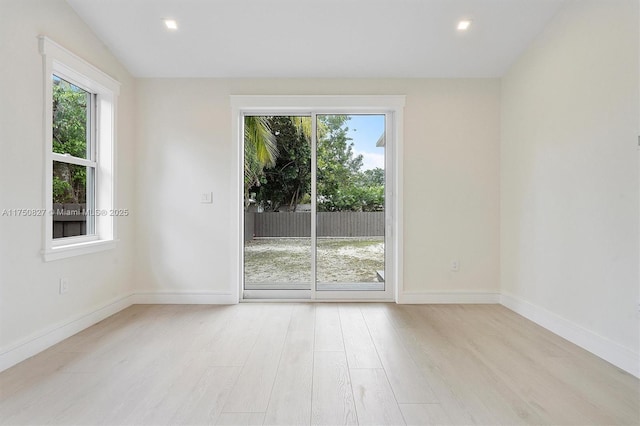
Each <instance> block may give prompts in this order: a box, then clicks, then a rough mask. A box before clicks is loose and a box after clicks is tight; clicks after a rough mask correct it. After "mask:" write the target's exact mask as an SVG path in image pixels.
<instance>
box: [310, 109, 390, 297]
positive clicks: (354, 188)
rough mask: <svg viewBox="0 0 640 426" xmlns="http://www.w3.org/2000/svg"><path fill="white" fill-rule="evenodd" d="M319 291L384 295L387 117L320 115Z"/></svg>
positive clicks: (318, 152) (317, 251) (318, 127)
mask: <svg viewBox="0 0 640 426" xmlns="http://www.w3.org/2000/svg"><path fill="white" fill-rule="evenodd" d="M317 120H318V121H317V129H318V143H317V146H316V152H317V179H316V182H317V215H316V223H317V228H316V236H317V245H316V247H317V250H316V273H317V287H316V288H317V290H384V258H385V235H384V224H385V212H384V206H385V171H384V163H385V149H384V145H385V138H384V134H385V116H384V115H382V114H377V115H368V114H353V115H318V116H317Z"/></svg>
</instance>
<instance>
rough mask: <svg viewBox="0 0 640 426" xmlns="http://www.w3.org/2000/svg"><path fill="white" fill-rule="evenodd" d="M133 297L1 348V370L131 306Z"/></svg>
mask: <svg viewBox="0 0 640 426" xmlns="http://www.w3.org/2000/svg"><path fill="white" fill-rule="evenodd" d="M132 304H133V303H132V297H131V296H130V295H129V296H122V297H119V298H116V299H113V300H111V301H109V302H107V303H105V304H103V305H101V306H100V307H98V308H96V309H94V310H91V311H89V312H86V313H84V314H81V315H76V316H75V317H73V318H71V319H69V320H65V321H61V322H59V323H58V324H55V325H53V326H51V327H48V328H47V329H45V330H42V331H40V332H37V333H33V334H31V335H30V336H27V337H26V338H24V339H22V340H21V341H19V342H18V343H15V344H13V345H11V346H9V347H5V348H2V349H0V371H4V370H6V369H7V368H10V367H12V366H14V365H16V364H18V363H19V362H22V361H24V360H26V359H27V358H31V357H32V356H34V355H37V354H38V353H40V352H42V351H44V350H46V349H48V348H50V347H51V346H53V345H55V344H56V343H59V342H61V341H63V340H64V339H67V338H69V337H71V336H73V335H74V334H76V333H79V332H81V331H82V330H84V329H86V328H89V327H91V326H92V325H94V324H96V323H98V322H100V321H102V320H104V319H105V318H108V317H110V316H111V315H113V314H116V313H118V312H120V311H122V310H123V309H126V308H128V307H129V306H131V305H132Z"/></svg>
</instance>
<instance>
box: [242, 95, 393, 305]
mask: <svg viewBox="0 0 640 426" xmlns="http://www.w3.org/2000/svg"><path fill="white" fill-rule="evenodd" d="M404 102H405V97H404V96H402V95H381V96H342V95H336V96H332V95H327V96H246V95H239V96H235V95H232V96H231V110H232V114H231V115H232V133H233V134H232V143H234V144H235V148H236V149H235V150H233V152H234V153H235V157H236V158H234V159H233V162H232V164H234V165H235V167H234V173H235V176H236V181H235V182H234V188H233V194H235V196H236V198H235V200H234V203H232V210H233V211H232V214H231V218H232V222H233V223H232V226H235V229H237V230H238V231H239V232H238V236H237V238H236V239H235V241H233V243H232V248H231V249H232V250H233V252H234V253H236V254H237V257H236V267H235V268H234V271H233V273H232V277H233V278H234V279H233V280H232V282H233V284H232V286H233V288H231V291H232V292H233V293H234V294H236V295H237V298H238V301H243V300H244V298H245V295H244V292H243V280H244V274H243V268H244V235H243V234H244V226H243V221H244V200H243V194H244V190H243V188H244V186H243V179H242V176H243V168H244V162H243V155H244V152H243V143H244V138H243V128H244V127H243V126H244V116H245V115H307V116H311V117H312V138H313V148H314V149H312V153H313V154H312V155H313V156H314V157H313V158H312V185H313V188H312V192H313V193H315V184H316V182H315V178H316V170H315V164H316V158H315V155H316V153H315V146H316V143H317V138H316V133H317V128H316V115H318V114H345V115H348V114H384V115H385V135H386V138H387V140H386V147H385V169H386V170H387V173H386V182H385V290H384V291H367V290H357V291H349V290H340V291H330V290H327V291H317V290H316V289H315V268H316V266H315V264H316V262H315V256H316V247H315V238H312V241H314V242H313V249H312V263H313V265H312V283H311V284H312V285H311V287H312V288H311V291H310V292H305V291H301V290H292V291H291V292H287V291H286V290H282V291H277V290H268V291H273V292H277V293H273V296H275V297H277V298H281V299H283V300H291V299H292V298H296V299H300V300H316V301H330V300H331V301H337V300H349V301H354V300H363V301H365V300H370V301H374V300H375V301H394V300H395V301H397V300H398V294H399V291H401V290H402V270H403V269H402V128H403V114H402V113H403V108H404ZM313 204H314V205H315V203H313ZM314 210H315V208H314ZM312 218H313V219H312V223H311V227H312V228H311V235H312V237H313V236H315V222H316V219H315V211H313V212H312ZM300 292H302V293H300ZM303 293H304V294H303ZM296 294H299V295H301V297H296ZM273 299H274V298H273V297H272V298H271V300H273Z"/></svg>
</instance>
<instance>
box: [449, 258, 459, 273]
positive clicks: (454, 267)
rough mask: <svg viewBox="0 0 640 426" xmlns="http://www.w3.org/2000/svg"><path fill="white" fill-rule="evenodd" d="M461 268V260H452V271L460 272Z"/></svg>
mask: <svg viewBox="0 0 640 426" xmlns="http://www.w3.org/2000/svg"><path fill="white" fill-rule="evenodd" d="M459 270H460V262H459V261H457V260H452V261H451V272H458V271H459Z"/></svg>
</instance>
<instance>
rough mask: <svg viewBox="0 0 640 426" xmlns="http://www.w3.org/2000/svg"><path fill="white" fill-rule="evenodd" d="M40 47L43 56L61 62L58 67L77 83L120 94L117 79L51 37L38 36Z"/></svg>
mask: <svg viewBox="0 0 640 426" xmlns="http://www.w3.org/2000/svg"><path fill="white" fill-rule="evenodd" d="M38 47H39V49H40V54H41V55H42V56H52V57H53V59H52V60H53V61H58V62H60V63H59V64H58V65H57V66H58V67H61V68H65V71H66V72H65V75H67V76H68V77H70V78H73V80H75V81H74V82H75V83H79V84H80V85H82V86H85V87H88V88H90V89H94V87H95V85H96V84H99V85H100V86H101V88H102V89H103V90H105V89H106V90H107V91H110V92H113V93H114V94H115V95H119V94H120V83H119V82H118V81H117V80H116V79H114V78H113V77H111V76H109V75H107V74H105V73H104V72H102V71H101V70H100V69H98V68H96V67H95V66H93V65H91V64H90V63H89V62H87V61H85V60H84V59H82V58H80V57H78V56H77V55H76V54H74V53H73V52H71V51H70V50H68V49H65V48H64V47H62V46H60V45H59V44H58V43H56V42H55V41H53V40H51V39H50V38H49V37H47V36H43V35H40V36H38ZM87 75H91V78H90V79H89V78H87V77H86V76H87ZM95 89H100V88H95ZM99 91H102V90H99Z"/></svg>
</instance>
